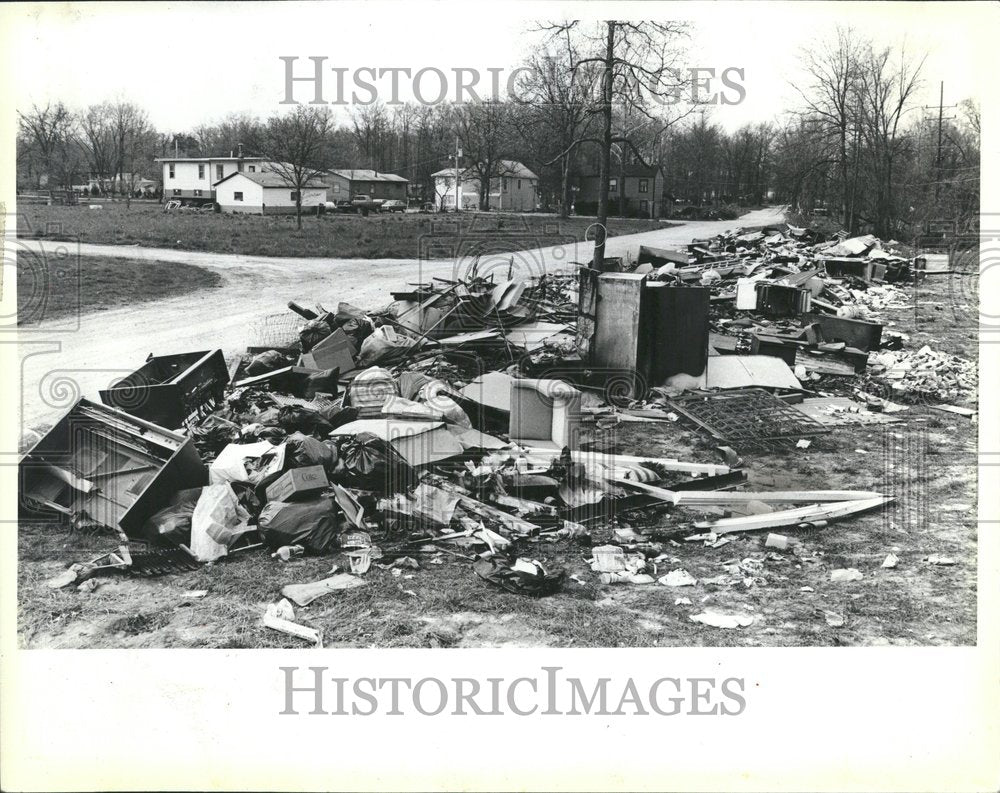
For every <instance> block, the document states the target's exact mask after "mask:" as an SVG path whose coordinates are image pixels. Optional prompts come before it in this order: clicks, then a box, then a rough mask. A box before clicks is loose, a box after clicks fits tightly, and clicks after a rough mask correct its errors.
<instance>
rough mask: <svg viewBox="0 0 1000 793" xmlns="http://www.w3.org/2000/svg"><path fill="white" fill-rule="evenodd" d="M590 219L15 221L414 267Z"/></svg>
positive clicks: (112, 208) (168, 243)
mask: <svg viewBox="0 0 1000 793" xmlns="http://www.w3.org/2000/svg"><path fill="white" fill-rule="evenodd" d="M593 222H594V220H593V218H578V217H572V218H568V219H566V220H559V219H558V218H556V217H553V216H542V215H508V214H503V215H501V214H497V213H490V214H463V215H462V216H461V217H460V218H456V216H455V215H453V214H450V215H434V214H393V215H369V216H368V217H361V216H360V215H342V214H333V213H331V214H327V215H322V216H319V217H317V216H309V217H304V218H303V226H302V230H301V231H300V230H298V229H296V227H295V218H294V216H291V215H268V216H257V215H227V214H215V213H209V212H179V211H173V212H164V211H163V209H162V208H161V207H160V205H158V204H133V205H132V207H131V208H130V209H126V208H125V205H124V204H117V203H106V204H103V205H102V208H101V209H89V208H88V207H87V205H86V204H82V205H80V206H51V207H50V206H42V205H29V206H25V207H23V208H22V210H21V213H20V215H19V218H18V236H20V237H23V238H26V239H49V240H74V241H77V242H83V243H97V244H106V245H144V246H147V247H152V248H172V249H176V250H189V251H208V252H211V253H238V254H244V255H251V256H323V257H333V258H346V259H417V258H421V257H425V258H427V257H431V256H440V255H441V253H440V251H439V252H437V253H435V252H434V248H433V245H434V237H435V235H447V236H448V238H449V239H451V240H453V239H454V237H455V235H456V234H457V233H461V234H463V235H465V236H466V237H467V238H468V239H469V240H471V241H473V242H475V241H485V242H488V243H489V244H490V245H491V246H492V249H493V250H500V251H520V250H529V249H531V248H538V247H542V246H545V245H554V244H556V243H562V242H566V241H567V239H571V240H575V241H579V240H585V239H592V238H593V230H592V229H590V227H591V225H592V224H593ZM670 225H674V224H668V223H665V222H660V221H656V220H640V219H631V218H624V219H623V218H614V219H611V220H610V221H609V223H608V226H609V236H617V235H621V234H635V233H638V232H642V231H654V230H656V229H661V228H666V227H668V226H670Z"/></svg>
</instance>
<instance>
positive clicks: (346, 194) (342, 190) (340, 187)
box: [324, 168, 410, 202]
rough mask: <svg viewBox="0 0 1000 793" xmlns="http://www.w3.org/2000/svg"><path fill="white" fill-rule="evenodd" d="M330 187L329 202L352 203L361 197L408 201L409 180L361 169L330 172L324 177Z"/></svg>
mask: <svg viewBox="0 0 1000 793" xmlns="http://www.w3.org/2000/svg"><path fill="white" fill-rule="evenodd" d="M324 181H326V182H327V183H328V184H329V185H330V190H329V193H328V195H327V200H328V201H337V202H339V201H350V200H351V199H352V198H356V197H357V196H359V195H366V196H368V197H369V198H380V199H384V200H386V201H406V191H407V185H408V184H409V183H410V180H409V179H406V178H405V177H402V176H399V175H397V174H394V173H385V172H383V171H372V170H366V169H361V168H344V169H338V170H333V171H328V172H327V173H326V175H325V177H324Z"/></svg>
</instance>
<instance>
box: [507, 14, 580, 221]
mask: <svg viewBox="0 0 1000 793" xmlns="http://www.w3.org/2000/svg"><path fill="white" fill-rule="evenodd" d="M556 43H557V44H558V45H559V46H558V48H557V49H555V51H553V52H545V53H543V54H540V55H535V56H534V57H533V58H532V59H531V60H530V62H529V64H528V70H527V72H526V74H527V76H526V77H525V78H523V80H522V82H521V84H520V86H519V89H518V91H517V99H518V102H519V103H520V105H519V107H517V108H515V111H519V112H515V113H514V115H513V121H514V124H515V126H516V128H517V131H518V133H519V135H520V137H521V138H522V140H524V141H525V142H527V143H528V144H529V145H532V147H533V148H535V149H536V151H537V153H538V155H539V157H538V158H539V159H541V160H544V161H545V162H544V163H543V165H547V164H551V163H558V167H559V215H560V217H563V218H565V217H568V216H569V210H570V205H571V204H572V200H573V199H572V185H571V183H570V181H571V179H570V177H571V172H572V170H573V167H574V164H575V162H576V159H577V153H578V150H577V146H574V145H573V144H574V141H577V139H578V138H580V137H582V136H583V135H585V134H586V132H587V130H588V129H589V127H590V125H591V123H592V122H593V118H594V117H593V112H592V111H593V99H594V92H593V89H594V85H595V82H596V79H595V75H596V69H593V68H591V69H586V68H584V69H577V68H576V61H577V60H578V59H579V54H578V53H577V51H576V49H575V47H574V45H573V41H572V39H571V37H570V36H569V34H568V31H567V32H566V35H564V36H563V37H560V39H559V40H558V41H557V42H556ZM553 155H554V156H553Z"/></svg>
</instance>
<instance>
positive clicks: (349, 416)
mask: <svg viewBox="0 0 1000 793" xmlns="http://www.w3.org/2000/svg"><path fill="white" fill-rule="evenodd" d="M319 415H320V416H321V417H322V418H323V420H324V421H326V422H327V423H328V424H329V425H330V429H331V430H335V429H337V427H343V426H344V425H345V424H350V423H351V422H352V421H357V420H358V409H357V408H354V407H341V406H340V405H330V406H329V407H323V408H320V410H319Z"/></svg>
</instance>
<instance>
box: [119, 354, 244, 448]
mask: <svg viewBox="0 0 1000 793" xmlns="http://www.w3.org/2000/svg"><path fill="white" fill-rule="evenodd" d="M228 384H229V371H228V369H227V368H226V359H225V358H224V357H223V355H222V350H204V351H201V352H185V353H179V354H177V355H150V356H149V357H148V358H147V359H146V363H144V364H143V365H142V366H140V367H139V368H138V369H136V370H135V371H134V372H132V373H131V374H129V375H126V376H125V377H123V378H122V379H121V380H119V381H118V382H117V383H115V385H114V386H112V387H111V388H108V389H105V390H103V391H101V392H100V395H101V401H102V402H103V403H104V404H105V405H108V406H110V407H114V408H119V409H120V410H124V411H125V412H126V413H130V414H131V415H133V416H137V417H138V418H141V419H145V420H146V421H151V422H153V423H154V424H159V425H160V426H161V427H168V428H170V429H179V428H181V427H184V426H188V425H190V424H193V423H195V422H197V421H199V420H201V419H202V418H204V417H205V416H207V415H208V414H209V413H211V412H212V411H213V410H215V409H216V408H217V407H219V406H220V405H221V404H222V397H223V393H224V391H225V388H226V386H227V385H228Z"/></svg>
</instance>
